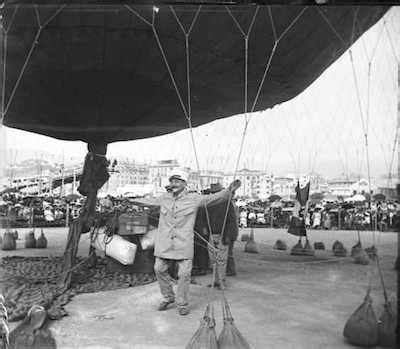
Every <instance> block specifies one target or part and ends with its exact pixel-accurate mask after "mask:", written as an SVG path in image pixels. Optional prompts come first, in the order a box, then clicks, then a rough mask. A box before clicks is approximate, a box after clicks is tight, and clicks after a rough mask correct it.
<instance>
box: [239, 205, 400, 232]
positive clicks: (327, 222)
mask: <svg viewBox="0 0 400 349" xmlns="http://www.w3.org/2000/svg"><path fill="white" fill-rule="evenodd" d="M293 207H294V201H284V202H273V203H269V202H252V203H248V204H246V205H243V206H241V207H240V209H239V217H240V218H239V225H240V226H241V227H243V228H244V227H261V226H263V227H274V228H288V227H289V222H290V218H291V216H292V211H293ZM399 223H400V204H399V203H398V202H394V201H379V202H371V203H368V202H359V203H347V202H333V203H323V202H320V203H311V204H310V205H309V209H308V210H307V214H306V216H305V224H306V227H307V228H308V229H327V230H329V229H341V230H380V231H394V230H395V229H396V227H397V226H398V225H399Z"/></svg>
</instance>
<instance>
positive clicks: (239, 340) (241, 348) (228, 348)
mask: <svg viewBox="0 0 400 349" xmlns="http://www.w3.org/2000/svg"><path fill="white" fill-rule="evenodd" d="M222 302H223V305H222V312H223V314H224V327H223V328H222V331H221V333H220V335H219V337H218V345H219V349H250V345H249V343H248V342H247V340H246V338H244V337H243V335H242V334H241V333H240V331H239V330H238V329H237V327H236V326H235V323H234V320H233V317H232V313H231V310H230V307H229V304H228V302H227V301H226V299H224V300H223V301H222Z"/></svg>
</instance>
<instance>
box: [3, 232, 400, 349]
mask: <svg viewBox="0 0 400 349" xmlns="http://www.w3.org/2000/svg"><path fill="white" fill-rule="evenodd" d="M44 232H45V234H46V235H47V237H48V240H49V247H48V249H46V250H34V249H30V250H28V249H25V248H24V247H23V244H24V242H23V237H24V233H25V232H24V230H22V229H21V230H19V233H20V234H19V235H20V236H21V240H19V241H18V249H17V251H11V252H5V251H1V256H9V255H27V256H28V255H29V256H40V255H44V256H49V255H52V256H57V255H61V254H62V253H63V249H64V246H65V241H66V236H67V231H66V229H65V228H60V229H45V230H44ZM37 233H38V234H39V231H37ZM241 233H248V230H246V229H244V230H242V231H241ZM38 234H37V235H38ZM309 238H310V241H311V242H312V243H313V242H315V241H322V242H324V244H325V246H326V248H327V250H326V251H317V253H316V256H315V257H294V256H290V254H289V251H275V250H273V249H272V246H273V244H274V242H275V241H276V240H277V239H283V240H285V241H286V242H287V244H288V246H289V248H290V247H292V246H293V245H294V244H295V243H296V242H297V238H296V237H294V236H290V235H288V234H287V233H286V231H285V230H283V229H256V230H255V240H256V242H257V244H258V248H259V252H260V253H259V254H248V253H245V252H243V249H244V243H243V242H237V243H236V247H235V257H236V264H237V272H238V275H237V276H235V277H230V278H228V290H227V292H226V296H227V299H228V300H229V302H230V304H231V308H232V313H233V316H234V318H235V323H236V325H237V327H238V328H239V329H240V331H241V332H242V333H243V335H244V336H245V337H246V338H247V339H248V341H249V343H250V344H251V346H252V348H254V349H256V348H260V349H262V348H266V347H271V348H321V347H325V348H346V347H350V346H349V345H348V344H347V343H346V342H345V341H344V338H343V335H342V331H343V326H344V324H345V322H346V320H347V319H348V317H349V316H350V315H351V313H352V312H353V311H354V310H355V309H356V308H357V307H358V306H359V305H360V303H361V302H362V300H363V297H364V296H365V292H366V287H367V284H368V280H369V275H371V280H372V284H373V291H372V296H373V300H374V303H373V305H374V309H375V312H376V313H377V315H378V316H379V315H380V313H381V311H382V304H383V293H382V287H381V285H380V281H379V278H378V274H377V270H376V267H374V265H369V266H363V265H357V264H354V263H353V261H352V259H351V258H337V257H333V256H332V252H331V246H332V244H333V242H334V241H335V240H341V241H342V242H343V243H344V245H345V247H346V248H347V249H348V250H349V251H350V249H351V246H353V245H354V244H355V243H356V241H357V233H356V232H353V231H313V230H312V231H310V232H309ZM361 241H362V243H363V246H364V247H368V246H371V245H372V244H373V243H374V244H375V246H377V248H378V253H379V255H380V257H381V264H382V269H383V272H384V279H385V283H386V287H387V289H388V292H389V295H390V297H391V298H392V300H394V301H395V293H396V285H397V279H396V275H397V274H396V272H395V271H394V268H393V266H394V262H395V259H396V256H397V243H398V242H397V234H396V233H372V232H361ZM88 246H89V240H88V236H87V235H84V236H83V237H82V239H81V246H80V250H79V254H80V255H87V252H88ZM209 282H210V276H209V275H208V276H203V277H197V278H196V284H194V285H192V286H191V313H190V314H189V315H188V316H187V317H185V318H182V317H180V316H179V315H178V314H177V312H176V309H175V308H172V309H170V310H168V311H166V312H157V311H156V310H155V309H156V307H157V304H158V302H159V301H160V299H161V297H160V295H159V290H158V286H157V284H156V283H154V284H151V285H146V286H140V287H135V288H129V289H122V290H116V291H108V292H99V293H93V294H85V295H79V296H76V297H75V298H74V299H73V301H72V302H71V303H70V304H68V306H67V311H68V312H69V314H70V315H69V316H68V317H65V318H64V319H62V320H60V321H56V322H54V323H52V325H51V328H52V331H53V334H54V336H55V338H56V340H57V344H58V346H59V347H60V348H78V347H79V348H143V349H147V348H152V349H154V348H184V347H185V344H186V343H187V342H188V341H189V339H190V338H191V336H192V335H193V333H194V332H195V330H196V329H197V328H198V325H199V320H200V318H201V316H202V313H203V312H204V309H205V306H206V304H207V303H208V302H209V301H213V304H215V312H216V320H217V326H216V331H217V334H218V333H219V332H220V330H221V325H222V316H221V305H220V302H219V300H220V299H221V293H220V292H218V291H211V290H210V289H209V288H207V287H206V284H208V283H209ZM13 326H15V324H14V325H13Z"/></svg>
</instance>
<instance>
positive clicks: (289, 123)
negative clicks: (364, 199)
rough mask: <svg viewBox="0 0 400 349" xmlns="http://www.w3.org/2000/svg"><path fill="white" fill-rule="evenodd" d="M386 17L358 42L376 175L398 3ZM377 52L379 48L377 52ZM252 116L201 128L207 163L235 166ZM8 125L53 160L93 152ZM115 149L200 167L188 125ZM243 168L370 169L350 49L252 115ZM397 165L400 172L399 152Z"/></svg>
mask: <svg viewBox="0 0 400 349" xmlns="http://www.w3.org/2000/svg"><path fill="white" fill-rule="evenodd" d="M385 20H386V26H387V29H388V32H389V35H388V33H387V32H386V29H385V28H384V25H383V20H381V21H380V22H378V23H377V24H376V25H375V26H374V27H372V28H371V29H370V30H369V31H368V32H367V33H365V34H364V36H363V37H362V38H361V39H359V40H358V41H357V42H356V43H355V44H354V45H353V48H352V52H353V56H354V62H355V69H356V77H357V81H358V86H359V94H360V100H361V107H362V114H363V120H364V124H365V125H368V135H369V145H370V165H371V173H372V176H373V177H374V176H381V175H383V174H388V172H389V168H390V163H391V158H392V154H393V153H392V149H393V142H394V139H395V132H396V118H397V90H398V88H397V62H396V57H395V54H394V51H393V47H392V45H391V43H390V40H389V36H390V37H391V39H392V43H393V44H394V45H395V47H394V50H395V52H396V54H397V57H399V56H400V49H399V48H400V44H399V43H400V8H394V9H392V10H390V12H389V13H388V14H387V15H386V17H385ZM376 45H377V46H376ZM375 47H376V50H375V49H374V48H375ZM373 52H375V55H374V57H373V59H371V57H372V55H373ZM369 62H371V75H370V99H369V113H368V112H367V110H368V107H367V104H368V98H367V95H368V93H367V91H368V88H367V87H368V63H369ZM368 114H369V117H368V122H367V115H368ZM182 117H183V116H182ZM244 122H245V120H244V116H243V115H236V116H233V117H231V118H227V119H223V120H218V121H215V122H213V123H210V124H207V125H204V126H201V127H198V128H197V129H195V130H194V135H195V140H196V143H197V147H198V154H199V161H200V168H201V169H205V168H210V169H220V170H225V171H233V170H234V168H235V164H236V161H237V158H238V152H239V146H240V142H241V137H242V133H243V127H244ZM5 131H6V132H5V134H6V139H7V147H8V148H9V149H10V148H25V149H30V150H31V151H32V152H41V151H46V152H50V153H53V154H55V157H54V158H53V159H60V156H61V154H62V153H63V152H64V154H65V157H66V158H70V157H71V156H74V157H81V158H83V157H84V155H85V153H86V146H85V144H84V143H82V142H65V141H59V140H55V139H52V138H49V137H45V136H41V135H36V134H32V133H28V132H25V131H19V130H15V129H10V128H5ZM8 154H9V155H10V152H8ZM14 155H15V154H14ZM108 155H109V158H110V157H115V156H118V157H129V158H135V159H137V160H139V161H147V162H154V161H156V160H160V159H178V160H179V161H181V162H182V163H183V164H185V165H189V166H191V167H192V168H196V162H195V158H194V152H193V148H192V145H191V140H190V135H189V132H188V131H187V130H184V131H181V132H177V133H174V134H170V135H166V136H162V137H157V138H151V139H146V140H138V141H129V142H118V143H114V144H111V145H110V146H109V148H108ZM12 157H13V156H8V161H10V160H11V161H12V160H13V159H12ZM17 161H18V154H17ZM239 167H250V168H255V169H263V170H266V171H268V172H270V173H274V174H286V173H293V174H298V175H299V174H302V173H306V172H310V171H315V172H317V173H320V174H322V175H325V176H328V177H337V176H339V175H341V174H342V173H346V174H350V173H362V174H363V175H365V176H366V156H365V145H364V137H363V127H362V117H361V113H360V108H359V103H358V99H357V89H356V87H355V82H354V78H353V71H352V65H351V61H350V55H349V53H345V54H344V55H343V56H342V57H341V58H339V60H338V61H337V62H335V63H334V64H333V65H332V66H331V67H330V68H328V69H327V70H326V71H325V72H324V74H323V75H322V76H321V77H320V78H319V79H318V80H317V81H315V82H314V83H313V84H312V85H311V86H310V87H309V88H308V89H307V90H306V91H304V92H303V93H302V94H301V95H299V96H297V97H296V98H294V99H292V100H291V101H289V102H286V103H284V104H281V105H278V106H275V107H274V108H273V109H269V110H266V111H264V112H259V113H254V114H253V115H252V118H251V120H250V123H249V127H248V130H247V134H246V137H245V143H244V148H243V153H242V156H241V161H240V165H239ZM392 168H393V173H395V172H396V171H397V153H396V154H395V156H394V161H393V165H392Z"/></svg>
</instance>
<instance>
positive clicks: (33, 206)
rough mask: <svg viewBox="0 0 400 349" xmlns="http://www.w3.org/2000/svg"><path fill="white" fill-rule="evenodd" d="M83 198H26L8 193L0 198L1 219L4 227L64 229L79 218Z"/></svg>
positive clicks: (75, 196)
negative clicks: (63, 227) (69, 222)
mask: <svg viewBox="0 0 400 349" xmlns="http://www.w3.org/2000/svg"><path fill="white" fill-rule="evenodd" d="M82 200H83V198H80V197H78V196H77V195H74V196H65V197H61V198H59V197H51V196H25V195H23V194H20V193H7V194H4V195H3V196H2V197H1V198H0V219H1V221H2V225H3V226H9V227H13V228H24V227H31V226H34V227H62V226H65V225H66V224H67V223H68V221H71V220H72V219H74V218H77V217H78V216H79V213H80V209H81V207H82Z"/></svg>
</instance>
